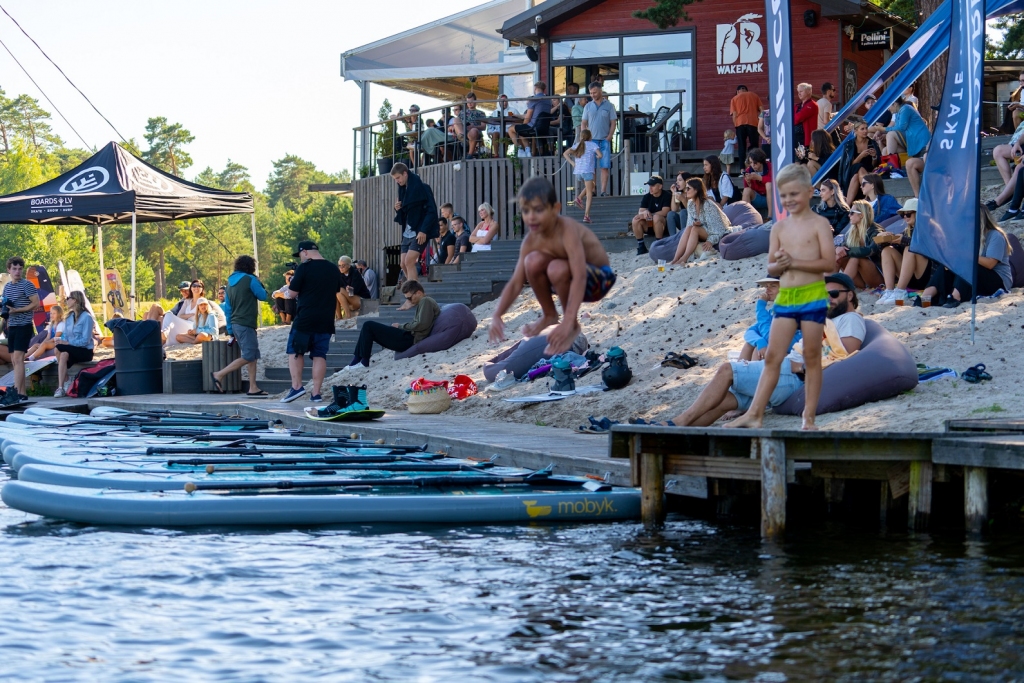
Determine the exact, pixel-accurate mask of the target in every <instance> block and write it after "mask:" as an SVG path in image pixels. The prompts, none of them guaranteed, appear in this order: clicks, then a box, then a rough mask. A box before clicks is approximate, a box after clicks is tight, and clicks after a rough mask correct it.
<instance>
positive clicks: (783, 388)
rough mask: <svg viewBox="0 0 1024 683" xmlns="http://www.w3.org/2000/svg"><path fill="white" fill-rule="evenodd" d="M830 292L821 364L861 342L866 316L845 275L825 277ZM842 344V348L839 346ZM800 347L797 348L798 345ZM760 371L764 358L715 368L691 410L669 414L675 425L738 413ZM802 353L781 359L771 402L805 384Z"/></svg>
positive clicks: (846, 353)
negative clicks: (861, 312)
mask: <svg viewBox="0 0 1024 683" xmlns="http://www.w3.org/2000/svg"><path fill="white" fill-rule="evenodd" d="M825 289H827V290H828V297H829V298H828V319H827V320H826V322H825V341H824V342H823V343H822V366H826V365H828V364H829V363H830V362H835V361H840V360H843V359H844V358H846V357H848V356H849V355H850V354H851V353H853V352H854V351H857V350H859V349H860V347H861V344H863V343H864V337H865V335H866V329H865V326H864V319H863V318H862V317H861V316H860V313H857V312H856V310H857V306H858V302H857V292H856V287H855V286H854V284H853V280H851V279H850V277H849V276H848V275H846V274H845V273H834V274H832V275H827V276H825ZM840 342H841V346H842V348H838V347H839V344H840ZM797 348H799V347H797ZM762 370H764V361H760V360H759V361H742V360H740V361H730V362H728V363H723V364H722V365H721V366H719V368H718V371H717V372H715V376H714V378H712V380H711V383H710V384H709V385H707V386H706V387H704V390H703V391H701V393H700V396H698V397H697V400H696V401H694V402H693V405H691V406H690V407H689V408H687V409H686V410H684V411H683V412H682V413H680V414H679V415H677V416H676V417H674V418H672V420H671V421H670V422H669V424H671V425H674V426H676V427H707V426H708V425H712V424H714V423H715V422H716V421H718V420H719V419H720V418H722V417H730V415H731V414H734V415H739V414H741V413H743V412H745V411H746V410H747V408H748V407H749V406H750V402H751V400H752V399H753V398H754V392H755V391H756V390H757V383H758V381H759V380H760V379H761V372H762ZM803 374H804V365H803V357H802V356H800V355H799V353H797V349H796V348H794V350H793V351H791V352H790V355H789V356H787V357H786V360H785V361H783V363H782V369H781V374H780V375H779V383H778V386H777V387H776V388H775V391H774V392H773V393H772V395H771V399H770V400H769V405H771V406H772V407H774V406H777V405H779V404H781V403H783V402H785V400H786V399H787V398H789V397H790V396H791V395H792V394H793V393H794V392H796V391H797V390H799V389H800V387H802V386H803V383H804V382H803Z"/></svg>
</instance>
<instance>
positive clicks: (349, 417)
mask: <svg viewBox="0 0 1024 683" xmlns="http://www.w3.org/2000/svg"><path fill="white" fill-rule="evenodd" d="M318 410H319V408H306V410H305V412H306V417H308V418H309V419H310V420H316V421H318V422H365V421H366V420H377V419H380V418H382V417H384V411H383V410H351V411H349V412H347V413H338V414H337V415H330V416H328V417H320V416H319V415H317V411H318Z"/></svg>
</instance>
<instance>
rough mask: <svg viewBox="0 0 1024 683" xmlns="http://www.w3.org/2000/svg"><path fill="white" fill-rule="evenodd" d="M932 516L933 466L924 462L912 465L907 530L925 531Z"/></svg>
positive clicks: (916, 461)
mask: <svg viewBox="0 0 1024 683" xmlns="http://www.w3.org/2000/svg"><path fill="white" fill-rule="evenodd" d="M931 514H932V464H931V463H930V462H924V461H922V460H915V461H913V462H911V463H910V500H909V501H908V509H907V528H909V529H911V530H913V531H924V530H926V529H927V528H928V520H929V518H930V517H931Z"/></svg>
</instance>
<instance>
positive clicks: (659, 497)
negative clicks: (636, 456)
mask: <svg viewBox="0 0 1024 683" xmlns="http://www.w3.org/2000/svg"><path fill="white" fill-rule="evenodd" d="M640 493H641V498H640V517H641V519H642V520H643V523H644V526H645V527H646V528H648V529H655V528H658V527H660V526H661V525H662V524H663V523H664V522H665V461H664V459H663V458H662V456H661V455H660V454H656V453H641V454H640Z"/></svg>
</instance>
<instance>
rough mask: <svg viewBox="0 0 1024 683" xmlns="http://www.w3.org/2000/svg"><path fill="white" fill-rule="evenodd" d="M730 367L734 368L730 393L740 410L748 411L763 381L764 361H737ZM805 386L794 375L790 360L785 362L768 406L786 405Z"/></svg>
mask: <svg viewBox="0 0 1024 683" xmlns="http://www.w3.org/2000/svg"><path fill="white" fill-rule="evenodd" d="M729 365H731V366H732V386H731V387H729V391H730V392H731V393H732V395H733V396H735V397H736V403H737V404H738V405H739V409H740V410H742V411H746V410H747V409H748V408H750V403H751V402H752V401H753V400H754V393H755V392H756V391H757V383H758V382H759V381H761V373H762V371H764V361H763V360H753V361H747V360H737V361H732V362H730V363H729ZM803 385H804V383H803V382H801V381H800V378H799V377H797V376H796V375H794V374H793V364H792V363H790V361H789V359H788V358H787V359H785V360H783V361H782V367H781V368H780V370H779V383H778V384H776V385H775V391H773V392H772V395H771V397H770V398H769V399H768V405H770V406H771V407H772V408H774V407H775V406H777V405H779V404H780V403H785V401H786V399H787V398H789V397H790V396H792V395H793V392H795V391H796V390H797V389H799V388H800V387H802V386H803Z"/></svg>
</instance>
